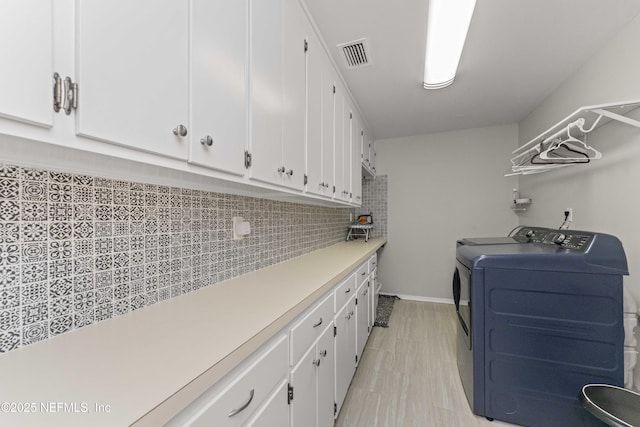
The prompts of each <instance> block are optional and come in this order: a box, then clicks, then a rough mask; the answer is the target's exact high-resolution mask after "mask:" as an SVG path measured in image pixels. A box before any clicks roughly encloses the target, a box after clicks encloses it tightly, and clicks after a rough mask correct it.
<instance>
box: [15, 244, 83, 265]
mask: <svg viewBox="0 0 640 427" xmlns="http://www.w3.org/2000/svg"><path fill="white" fill-rule="evenodd" d="M23 247H24V245H23ZM23 250H24V249H23ZM72 253H73V252H72V245H71V241H70V240H53V241H50V242H49V257H50V258H51V259H52V260H56V259H67V258H71V254H72ZM44 255H45V256H46V252H45V254H44ZM34 261H35V260H34ZM38 261H41V260H38Z"/></svg>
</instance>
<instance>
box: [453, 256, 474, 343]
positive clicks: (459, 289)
mask: <svg viewBox="0 0 640 427" xmlns="http://www.w3.org/2000/svg"><path fill="white" fill-rule="evenodd" d="M470 296H471V270H469V269H468V268H467V267H466V266H465V265H463V264H462V263H461V262H460V261H457V260H456V270H455V271H454V272H453V301H454V303H455V305H456V313H457V314H458V326H459V328H458V333H459V334H464V338H465V340H464V341H465V343H466V344H467V348H468V349H469V350H471V299H470Z"/></svg>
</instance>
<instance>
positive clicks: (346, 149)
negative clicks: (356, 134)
mask: <svg viewBox="0 0 640 427" xmlns="http://www.w3.org/2000/svg"><path fill="white" fill-rule="evenodd" d="M343 101H344V110H343V111H344V112H343V116H342V119H343V127H342V139H343V142H342V177H343V178H342V179H343V185H344V197H343V198H342V199H343V200H345V201H349V200H350V198H351V197H352V194H353V191H352V190H353V189H352V187H351V119H352V113H351V110H352V109H351V103H350V102H349V98H348V97H347V96H346V94H345V97H344V98H343Z"/></svg>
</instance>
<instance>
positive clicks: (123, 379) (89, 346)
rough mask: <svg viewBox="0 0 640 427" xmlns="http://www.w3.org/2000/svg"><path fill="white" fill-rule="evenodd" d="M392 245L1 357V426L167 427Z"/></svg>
mask: <svg viewBox="0 0 640 427" xmlns="http://www.w3.org/2000/svg"><path fill="white" fill-rule="evenodd" d="M385 242H386V240H385V239H382V238H379V239H370V240H369V241H368V242H364V241H350V242H342V243H338V244H336V245H333V246H330V247H327V248H324V249H320V250H318V251H315V252H312V253H310V254H308V255H304V256H301V257H298V258H294V259H292V260H289V261H286V262H283V263H280V264H276V265H273V266H270V267H267V268H264V269H261V270H257V271H254V272H252V273H249V274H245V275H243V276H240V277H236V278H234V279H231V280H227V281H225V282H220V283H217V284H215V285H212V286H208V287H206V288H202V289H200V290H197V291H195V292H191V293H189V294H186V295H182V296H180V297H177V298H172V299H169V300H167V301H164V302H160V303H157V304H155V305H153V306H150V307H146V308H144V309H142V310H138V311H135V312H132V313H129V314H126V315H122V316H118V317H116V318H113V319H109V320H106V321H103V322H100V323H97V324H95V325H91V326H87V327H85V328H81V329H77V330H74V331H72V332H70V333H66V334H63V335H61V336H58V337H55V338H52V339H48V340H45V341H42V342H39V343H36V344H33V345H31V346H28V347H25V348H21V349H18V350H15V351H12V352H10V353H7V354H3V355H0V405H1V407H0V425H7V426H8V425H11V426H43V425H46V426H65V427H71V426H83V427H84V426H87V425H91V426H109V427H111V426H128V425H132V424H135V425H136V426H158V425H160V424H162V423H163V422H165V421H167V420H168V419H169V418H171V417H172V416H173V415H175V414H176V413H177V412H179V411H180V410H181V409H182V408H184V407H185V406H186V405H187V404H188V403H189V402H191V401H192V400H193V399H195V398H196V397H197V396H198V395H200V394H201V393H202V392H204V391H205V390H206V389H207V388H208V387H210V386H211V385H212V384H213V383H215V382H216V381H217V380H219V379H221V378H222V377H223V376H224V375H225V374H227V373H228V372H229V371H230V370H231V369H233V367H234V366H236V365H237V364H238V363H239V362H241V361H242V360H243V359H244V358H245V357H247V356H248V355H249V354H251V353H252V352H253V351H255V350H256V349H257V348H259V347H260V346H261V345H262V344H264V343H265V342H266V341H267V340H268V339H269V338H270V337H271V336H273V334H275V333H276V332H278V331H279V330H280V329H282V328H283V327H285V326H286V325H287V324H288V323H289V322H291V321H292V320H293V319H294V318H295V317H296V316H297V315H298V314H300V313H301V312H302V311H304V310H305V309H306V308H307V307H309V305H310V304H311V303H313V302H314V301H315V300H316V299H317V298H319V297H320V296H322V294H324V293H326V292H327V291H328V290H329V289H331V287H333V286H335V285H336V284H338V283H339V282H340V280H341V279H343V278H344V277H345V276H346V275H347V274H348V273H349V272H350V271H352V270H354V269H355V268H357V267H358V266H359V265H360V264H361V263H362V262H363V261H365V260H366V259H367V258H368V257H369V256H370V255H371V254H373V253H374V252H375V251H376V250H378V249H379V248H380V247H381V246H382V245H383V244H384V243H385ZM7 409H8V410H9V411H14V410H15V411H17V412H8V411H7Z"/></svg>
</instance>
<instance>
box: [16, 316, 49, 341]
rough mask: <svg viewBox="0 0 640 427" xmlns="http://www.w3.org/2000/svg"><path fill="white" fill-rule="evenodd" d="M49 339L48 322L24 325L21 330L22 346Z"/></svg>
mask: <svg viewBox="0 0 640 427" xmlns="http://www.w3.org/2000/svg"><path fill="white" fill-rule="evenodd" d="M46 338H49V322H48V321H43V322H38V323H33V324H30V325H26V326H24V327H23V329H22V345H29V344H33V343H36V342H38V341H42V340H44V339H46Z"/></svg>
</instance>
